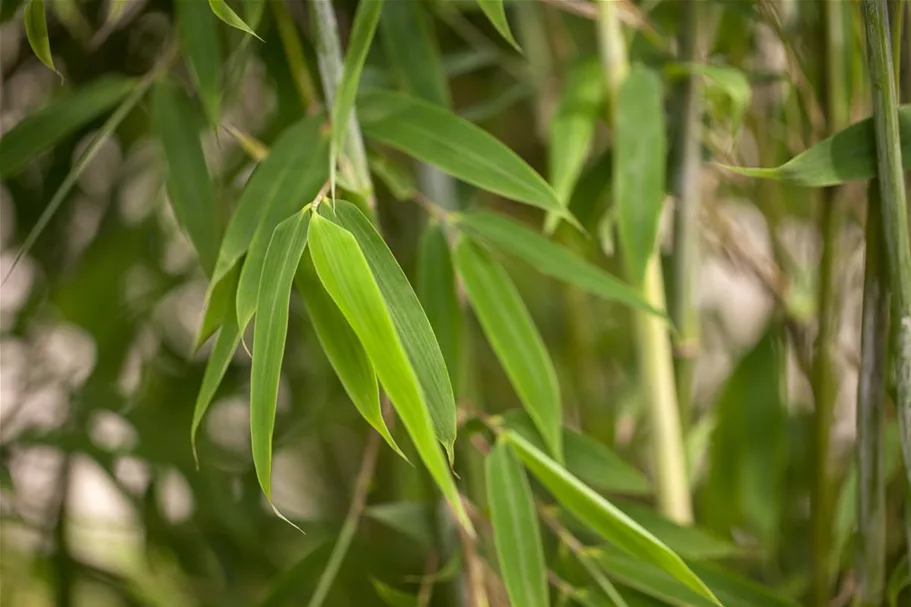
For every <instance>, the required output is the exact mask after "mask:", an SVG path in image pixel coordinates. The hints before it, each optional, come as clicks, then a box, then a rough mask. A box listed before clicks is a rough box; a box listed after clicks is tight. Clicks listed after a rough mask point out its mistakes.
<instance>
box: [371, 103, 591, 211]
mask: <svg viewBox="0 0 911 607" xmlns="http://www.w3.org/2000/svg"><path fill="white" fill-rule="evenodd" d="M358 116H359V118H360V121H361V127H362V128H363V130H364V133H365V134H366V135H367V136H368V137H370V138H372V139H375V140H377V141H379V142H381V143H384V144H386V145H388V146H390V147H393V148H395V149H397V150H400V151H402V152H404V153H406V154H409V155H410V156H413V157H414V158H416V159H418V160H420V161H422V162H426V163H427V164H431V165H433V166H435V167H437V168H438V169H440V170H441V171H443V172H445V173H449V174H450V175H452V176H453V177H456V178H458V179H462V180H463V181H466V182H468V183H470V184H472V185H475V186H477V187H479V188H482V189H485V190H488V191H490V192H493V193H494V194H499V195H500V196H503V197H505V198H510V199H512V200H516V201H518V202H524V203H525V204H530V205H533V206H536V207H540V208H542V209H544V210H546V211H553V212H555V213H557V214H559V215H560V216H561V217H562V218H564V219H567V220H568V221H572V222H575V219H574V218H573V217H572V216H571V215H569V213H568V211H567V210H566V209H565V208H563V207H562V206H561V205H560V202H559V200H558V199H557V196H556V194H555V193H554V191H553V190H552V189H551V187H550V186H549V185H548V184H547V182H546V181H545V180H544V179H543V178H542V177H541V176H540V175H538V174H537V173H536V172H535V171H534V169H532V168H531V167H530V166H528V164H526V163H525V161H524V160H522V159H521V158H519V157H518V156H517V155H516V154H515V152H513V151H512V150H510V149H509V148H508V147H506V146H505V145H503V144H502V143H501V142H499V141H498V140H497V139H496V138H494V137H493V136H492V135H490V134H489V133H487V132H486V131H484V130H482V129H480V128H478V127H476V126H475V125H473V124H472V123H470V122H468V121H467V120H465V119H464V118H460V117H458V116H456V115H455V114H452V113H451V112H449V111H447V110H446V109H443V108H441V107H437V106H434V105H432V104H430V103H427V102H425V101H422V100H420V99H415V98H412V97H408V96H406V95H402V94H399V93H393V92H388V91H375V92H371V93H368V94H366V95H363V96H362V97H361V98H360V99H359V100H358Z"/></svg>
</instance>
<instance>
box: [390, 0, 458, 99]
mask: <svg viewBox="0 0 911 607" xmlns="http://www.w3.org/2000/svg"><path fill="white" fill-rule="evenodd" d="M380 30H381V32H382V36H383V42H384V48H385V49H386V60H387V61H388V62H389V64H390V65H391V67H392V70H393V71H394V72H395V75H396V76H397V78H398V81H399V83H400V84H401V88H402V90H403V91H405V92H406V93H408V94H409V95H412V96H413V97H417V98H419V99H423V100H424V101H426V102H428V103H432V104H434V105H439V106H441V107H446V108H448V107H450V106H451V105H452V100H451V99H450V97H449V86H448V83H447V82H446V74H445V72H444V71H443V64H442V61H441V59H440V52H439V49H438V48H437V44H436V41H435V40H434V39H433V31H432V30H433V28H432V25H431V23H430V20H429V19H428V16H427V14H426V11H425V9H424V8H423V6H422V5H421V3H420V2H387V3H386V6H385V7H384V8H383V17H382V19H381V20H380Z"/></svg>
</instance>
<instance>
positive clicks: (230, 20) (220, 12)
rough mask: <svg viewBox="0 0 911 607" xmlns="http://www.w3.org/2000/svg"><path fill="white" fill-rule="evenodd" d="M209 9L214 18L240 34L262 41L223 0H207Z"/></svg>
mask: <svg viewBox="0 0 911 607" xmlns="http://www.w3.org/2000/svg"><path fill="white" fill-rule="evenodd" d="M209 8H211V9H212V12H213V13H215V16H216V17H218V18H219V19H221V20H222V21H224V22H225V23H227V24H228V25H230V26H231V27H233V28H236V29H239V30H240V31H242V32H246V33H247V34H250V35H251V36H253V37H254V38H256V39H257V40H259V41H260V42H262V41H263V39H262V38H260V37H259V35H258V34H257V33H256V32H254V31H253V28H251V27H250V26H249V25H247V24H246V23H245V22H244V20H243V19H241V18H240V17H239V16H238V14H237V13H235V12H234V9H233V8H231V7H230V6H228V3H227V2H225V0H209Z"/></svg>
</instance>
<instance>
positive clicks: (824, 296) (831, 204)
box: [811, 0, 849, 607]
mask: <svg viewBox="0 0 911 607" xmlns="http://www.w3.org/2000/svg"><path fill="white" fill-rule="evenodd" d="M843 8H844V6H843V4H842V2H840V0H822V2H821V9H822V15H823V36H822V38H823V48H822V53H821V55H822V56H823V57H824V63H825V66H824V68H825V69H824V70H823V82H822V97H823V100H824V113H825V118H826V129H827V131H828V133H829V134H833V133H835V132H837V131H839V130H840V129H841V128H843V127H844V126H845V125H846V124H847V122H848V116H849V108H848V106H849V103H848V93H847V91H846V90H845V83H846V81H847V78H846V71H847V66H846V65H845V61H844V56H845V39H844V23H843V21H844V19H843V16H844V11H843ZM820 202H821V205H822V215H821V218H820V231H821V233H822V240H823V245H822V258H821V260H820V275H819V290H818V292H817V307H818V310H819V333H818V334H817V337H816V352H815V356H814V358H813V368H812V371H811V372H812V377H811V382H812V388H813V396H814V400H815V404H816V410H815V415H814V435H813V442H814V468H815V473H814V475H813V482H814V485H813V490H812V494H811V502H812V503H811V510H812V512H811V518H812V531H813V604H814V605H816V606H817V607H824V606H825V605H827V604H828V602H829V593H830V591H831V575H830V569H831V565H830V563H831V557H830V554H829V553H830V545H831V537H832V506H833V503H834V499H833V495H834V489H835V479H834V478H833V473H832V470H831V466H830V448H829V447H830V442H831V440H830V437H831V429H832V421H833V414H834V409H835V398H836V386H837V379H836V369H835V358H834V353H835V350H836V348H837V343H838V329H839V327H840V325H841V322H840V318H839V312H840V302H839V298H838V286H837V280H836V277H837V276H838V268H839V255H838V246H839V239H840V237H841V231H842V227H843V225H844V218H845V206H844V204H843V202H842V201H841V200H839V198H838V189H837V188H827V189H825V190H824V191H823V192H822V194H821V201H820Z"/></svg>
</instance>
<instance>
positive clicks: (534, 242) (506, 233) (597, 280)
mask: <svg viewBox="0 0 911 607" xmlns="http://www.w3.org/2000/svg"><path fill="white" fill-rule="evenodd" d="M455 222H456V225H457V226H458V227H459V229H460V230H462V231H463V232H465V233H466V234H469V235H471V236H472V237H475V238H479V239H481V240H483V241H484V242H486V243H488V244H490V245H491V246H493V247H494V248H497V249H499V250H501V251H503V252H505V253H509V254H511V255H514V256H516V257H518V258H520V259H522V260H523V261H525V262H526V263H528V264H530V265H531V266H532V267H533V268H535V269H536V270H538V271H539V272H541V273H542V274H546V275H548V276H553V277H554V278H556V279H558V280H563V281H565V282H568V283H569V284H572V285H575V286H576V287H578V288H580V289H582V290H583V291H586V292H587V293H591V294H592V295H597V296H598V297H601V298H602V299H605V300H607V301H619V302H621V303H625V304H628V305H630V306H633V307H636V308H639V309H643V310H649V311H652V312H654V313H656V314H659V315H661V316H664V313H663V312H661V311H658V310H655V308H653V307H652V306H650V305H649V304H648V303H647V302H646V301H645V300H644V299H642V296H641V295H640V294H639V292H638V291H637V290H636V289H634V288H632V287H631V286H629V285H627V284H626V283H624V282H622V281H621V280H620V279H618V278H615V277H613V276H611V275H610V274H608V273H607V272H605V271H604V270H602V269H601V268H599V267H597V266H595V265H594V264H591V263H589V262H588V261H586V260H584V259H582V258H581V257H579V256H578V255H576V254H575V253H573V252H572V251H570V250H569V249H566V248H563V247H561V246H560V245H558V244H556V243H554V242H553V241H551V240H549V239H547V238H546V237H544V236H542V235H541V234H539V233H538V232H535V231H534V230H531V229H529V228H527V227H525V226H523V225H522V224H520V223H518V222H516V221H514V220H512V219H510V218H508V217H506V216H504V215H502V214H500V213H494V212H491V211H469V212H467V213H461V214H459V215H457V216H456V217H455Z"/></svg>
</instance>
